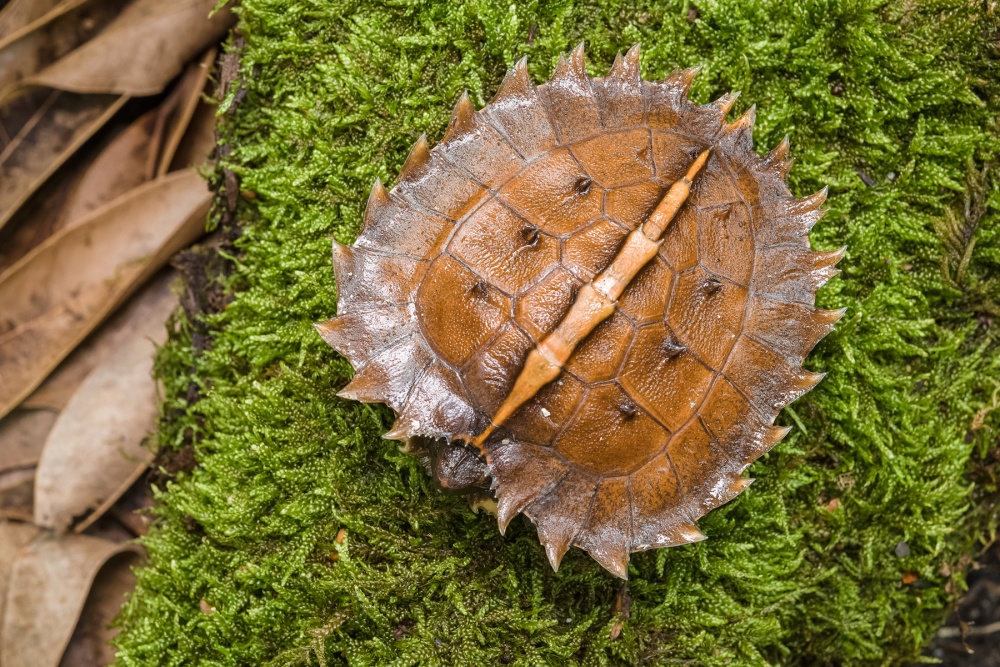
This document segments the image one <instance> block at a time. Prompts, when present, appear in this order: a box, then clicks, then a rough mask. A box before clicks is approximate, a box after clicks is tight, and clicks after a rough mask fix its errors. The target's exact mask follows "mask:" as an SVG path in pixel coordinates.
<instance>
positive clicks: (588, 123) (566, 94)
mask: <svg viewBox="0 0 1000 667" xmlns="http://www.w3.org/2000/svg"><path fill="white" fill-rule="evenodd" d="M538 92H539V94H540V95H541V97H542V99H543V100H545V103H546V106H548V108H549V114H550V117H551V118H553V119H554V120H553V122H554V123H555V125H556V132H557V135H558V137H559V141H560V142H561V143H564V144H566V143H572V142H574V141H578V140H580V139H583V138H585V137H588V136H590V135H592V134H594V133H596V132H598V131H599V130H600V129H601V111H600V103H599V101H598V99H597V95H596V94H595V93H594V89H593V87H592V86H591V85H590V77H589V76H587V68H586V64H585V62H584V54H583V44H582V43H581V44H580V45H579V46H578V47H576V48H575V49H573V52H572V53H570V55H569V58H564V57H562V56H560V57H559V62H558V63H557V64H556V69H555V71H554V72H553V73H552V78H551V79H549V81H548V82H547V83H545V84H544V85H542V86H539V88H538Z"/></svg>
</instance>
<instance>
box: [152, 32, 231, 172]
mask: <svg viewBox="0 0 1000 667" xmlns="http://www.w3.org/2000/svg"><path fill="white" fill-rule="evenodd" d="M217 53H218V48H216V47H214V46H213V47H212V48H211V49H209V50H208V51H206V52H205V53H204V54H203V55H202V57H201V58H200V59H199V60H198V62H195V63H192V64H190V65H188V68H187V69H186V70H185V71H184V74H183V76H181V78H180V81H178V82H177V85H176V86H174V90H173V91H171V93H170V96H169V97H168V99H167V101H166V102H164V104H163V107H164V108H168V107H169V106H170V105H171V104H173V106H174V109H173V110H172V111H173V113H171V115H170V118H169V120H168V130H167V132H165V137H164V142H163V150H161V151H160V154H159V160H158V162H157V166H156V175H157V176H162V175H163V174H165V173H167V172H168V171H170V166H171V164H172V163H173V161H174V156H175V155H176V154H177V149H178V147H179V146H180V144H181V141H182V140H183V139H184V137H185V136H186V135H187V134H188V128H189V127H190V126H191V121H192V119H193V118H194V117H195V113H196V112H197V111H199V110H201V109H206V108H207V109H208V110H210V111H211V112H212V114H213V123H212V124H213V127H214V125H215V123H214V112H215V110H214V108H212V106H211V105H209V104H207V103H205V102H204V101H203V100H202V94H203V93H204V92H205V85H206V84H207V83H208V75H209V73H210V72H211V70H212V63H214V62H215V56H216V54H217ZM213 143H214V142H213ZM202 162H203V161H202ZM197 164H199V165H200V164H201V162H198V163H197ZM188 166H195V164H193V163H192V164H184V165H181V168H183V167H188Z"/></svg>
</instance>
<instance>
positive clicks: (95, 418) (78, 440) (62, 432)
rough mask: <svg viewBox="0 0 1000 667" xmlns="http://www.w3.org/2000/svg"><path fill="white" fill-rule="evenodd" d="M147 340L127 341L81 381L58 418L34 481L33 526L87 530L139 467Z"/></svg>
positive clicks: (142, 464) (151, 406) (150, 349)
mask: <svg viewBox="0 0 1000 667" xmlns="http://www.w3.org/2000/svg"><path fill="white" fill-rule="evenodd" d="M155 352H156V348H155V345H154V344H153V343H152V341H149V340H146V339H143V338H134V339H132V340H130V341H128V343H126V344H125V345H124V346H123V347H122V348H120V349H118V350H116V351H115V352H114V354H113V355H112V356H111V357H110V358H109V359H108V360H107V361H105V362H104V363H102V364H101V365H100V366H98V367H97V368H95V369H94V371H93V372H92V373H91V374H90V375H88V376H87V379H86V380H84V381H83V384H81V385H80V388H79V390H78V391H77V392H76V393H75V394H74V395H73V398H71V399H70V401H69V403H68V404H67V405H66V409H65V410H63V411H62V413H61V414H60V415H59V419H58V420H56V423H55V426H53V427H52V431H51V432H50V433H49V437H48V439H47V440H46V442H45V448H44V449H43V450H42V457H41V460H40V461H39V463H38V471H37V473H36V476H35V523H36V524H38V525H39V526H44V527H46V528H53V529H55V530H58V531H63V530H66V529H67V528H69V526H70V525H71V524H72V523H73V521H74V518H75V517H80V516H83V515H84V514H87V513H88V512H92V511H93V512H92V513H91V514H90V516H89V517H88V518H87V519H85V520H84V522H83V523H82V524H81V528H82V527H86V526H87V525H89V524H90V523H91V522H92V521H93V520H94V519H96V518H97V517H99V516H100V515H101V514H103V513H104V511H106V510H107V508H108V507H110V505H111V504H113V503H114V501H115V500H117V499H118V498H119V497H120V496H121V495H122V494H123V493H125V491H127V490H128V488H129V487H130V486H131V485H132V484H133V483H134V482H135V481H136V479H138V477H139V476H140V475H141V474H142V472H143V471H144V470H145V469H146V467H147V465H148V464H149V462H150V460H151V459H152V453H151V452H150V451H149V450H148V449H146V448H145V447H143V440H144V439H145V437H146V434H147V433H149V430H150V429H151V428H152V427H153V425H154V423H155V421H156V414H157V407H158V398H157V387H156V381H155V380H154V379H153V355H154V354H155Z"/></svg>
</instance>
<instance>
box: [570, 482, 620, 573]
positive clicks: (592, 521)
mask: <svg viewBox="0 0 1000 667" xmlns="http://www.w3.org/2000/svg"><path fill="white" fill-rule="evenodd" d="M629 505H630V503H629V479H628V477H610V478H605V479H603V480H601V482H600V483H599V484H598V485H597V490H596V491H595V492H594V495H593V498H592V500H591V506H590V515H589V516H588V517H587V522H586V523H585V524H584V526H583V529H582V530H581V531H580V532H579V533H577V536H576V538H575V539H574V544H576V545H577V546H578V547H580V548H581V549H583V550H585V551H586V552H587V553H589V554H590V555H591V557H592V558H593V559H594V560H596V561H597V562H598V563H600V564H601V565H603V566H604V568H605V569H606V570H608V571H609V572H611V573H612V574H614V575H616V576H618V577H621V578H622V579H626V578H627V577H628V561H629V552H630V551H631V545H632V525H631V524H632V522H631V520H630V517H629V514H630V512H629Z"/></svg>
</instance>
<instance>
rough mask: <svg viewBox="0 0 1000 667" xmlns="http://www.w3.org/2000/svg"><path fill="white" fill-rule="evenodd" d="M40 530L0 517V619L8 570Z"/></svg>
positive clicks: (0, 618)
mask: <svg viewBox="0 0 1000 667" xmlns="http://www.w3.org/2000/svg"><path fill="white" fill-rule="evenodd" d="M41 532H42V531H41V529H39V528H38V527H37V526H33V525H31V524H29V523H19V522H15V521H4V520H2V519H0V620H2V619H3V608H4V600H5V599H7V585H8V582H9V581H10V571H11V568H12V567H14V561H15V560H16V559H17V554H18V552H20V551H21V549H23V548H24V547H25V546H27V545H28V544H30V543H31V541H32V540H33V539H35V537H37V536H38V535H39V534H40V533H41ZM0 664H2V663H0Z"/></svg>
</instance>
